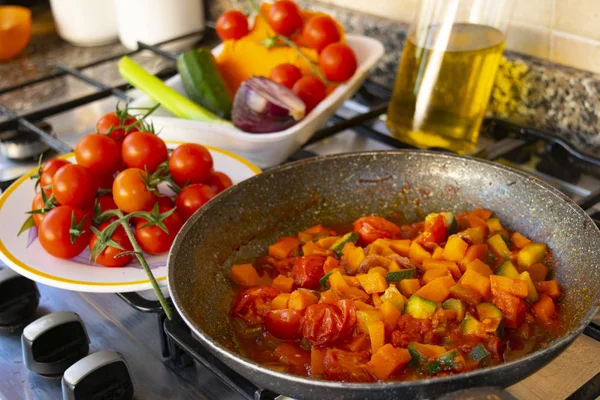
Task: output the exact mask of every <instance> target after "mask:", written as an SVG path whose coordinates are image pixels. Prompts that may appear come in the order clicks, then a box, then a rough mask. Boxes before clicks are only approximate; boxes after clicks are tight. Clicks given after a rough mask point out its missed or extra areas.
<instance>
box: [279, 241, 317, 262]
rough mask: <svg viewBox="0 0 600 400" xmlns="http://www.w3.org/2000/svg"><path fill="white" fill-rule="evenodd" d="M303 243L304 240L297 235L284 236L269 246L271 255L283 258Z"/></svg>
mask: <svg viewBox="0 0 600 400" xmlns="http://www.w3.org/2000/svg"><path fill="white" fill-rule="evenodd" d="M310 243H312V242H310ZM301 244H302V242H301V241H300V239H298V238H297V237H296V236H286V237H282V238H281V239H279V240H277V243H275V244H272V245H270V246H269V255H270V256H271V257H275V258H277V259H279V260H283V259H284V258H286V257H287V256H288V255H289V254H290V253H291V252H292V251H293V250H295V249H296V248H298V246H300V245H301Z"/></svg>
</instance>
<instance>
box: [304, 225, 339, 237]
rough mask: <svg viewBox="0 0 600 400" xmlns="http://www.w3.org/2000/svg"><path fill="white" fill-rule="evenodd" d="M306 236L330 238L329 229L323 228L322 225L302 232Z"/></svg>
mask: <svg viewBox="0 0 600 400" xmlns="http://www.w3.org/2000/svg"><path fill="white" fill-rule="evenodd" d="M303 232H304V233H306V234H309V235H313V236H331V235H332V232H331V230H330V229H328V228H326V227H324V226H323V225H321V224H319V225H315V226H311V227H310V228H308V229H306V230H304V231H303Z"/></svg>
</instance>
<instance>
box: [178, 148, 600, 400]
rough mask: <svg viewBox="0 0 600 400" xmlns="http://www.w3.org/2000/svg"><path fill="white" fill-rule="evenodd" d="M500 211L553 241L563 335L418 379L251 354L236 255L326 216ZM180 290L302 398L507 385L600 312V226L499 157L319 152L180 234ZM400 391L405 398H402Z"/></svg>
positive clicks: (241, 192)
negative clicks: (235, 316) (309, 369)
mask: <svg viewBox="0 0 600 400" xmlns="http://www.w3.org/2000/svg"><path fill="white" fill-rule="evenodd" d="M475 207H485V208H488V209H491V210H493V211H494V212H495V213H496V214H497V215H498V217H499V218H500V219H501V221H502V222H503V224H505V225H506V226H507V227H509V228H510V229H513V230H517V231H519V232H522V233H524V234H525V235H526V236H528V237H530V238H532V239H533V240H535V241H542V242H546V243H548V245H549V247H550V249H552V252H553V255H554V259H555V265H553V266H552V267H553V268H552V269H553V271H554V278H555V279H557V280H558V282H559V283H560V284H561V286H562V288H563V295H562V297H561V298H560V300H559V302H558V309H559V313H560V319H561V325H562V328H561V332H560V337H559V338H558V339H556V340H554V341H553V342H551V343H549V344H548V345H547V346H546V347H544V348H540V349H537V350H536V351H535V352H534V353H531V354H529V355H527V356H525V357H523V358H520V359H517V360H512V361H509V362H507V363H505V364H501V365H498V366H494V367H490V368H486V369H481V370H476V371H472V372H468V373H464V374H458V375H453V376H447V377H440V378H431V379H424V380H418V381H411V382H386V383H360V384H359V383H341V382H330V381H325V380H316V379H309V378H303V377H299V376H295V375H291V374H287V373H282V372H277V371H274V370H271V369H268V368H266V367H263V366H261V365H259V364H257V363H255V362H253V361H251V360H249V359H247V358H244V357H243V356H241V355H240V352H239V349H237V348H236V345H235V341H234V340H233V329H232V326H231V325H230V321H229V312H230V308H231V303H232V299H231V293H232V290H231V285H230V282H229V278H228V273H229V268H230V266H231V265H232V264H233V263H242V262H251V261H252V260H254V259H255V258H256V257H258V256H259V255H261V254H263V253H264V251H265V249H266V248H267V246H268V245H269V244H272V243H273V242H274V241H275V239H277V238H278V237H281V236H284V235H290V234H295V233H297V232H298V231H300V230H303V229H306V228H307V227H310V226H312V225H314V224H317V223H322V224H324V225H332V224H337V223H340V222H350V221H353V220H355V219H357V218H359V217H361V216H365V215H380V216H387V217H394V218H396V219H404V220H406V221H417V220H420V219H422V218H423V217H424V216H425V215H426V214H428V213H430V212H439V211H440V210H444V211H453V212H455V213H456V212H459V211H462V210H469V209H473V208H475ZM168 269H169V271H168V283H169V290H170V293H171V297H172V299H173V302H174V304H175V307H176V308H177V310H178V311H179V313H180V315H181V317H182V318H183V319H184V321H185V322H186V323H187V325H188V326H189V327H190V328H191V330H192V331H193V332H194V333H195V334H196V336H197V338H198V339H199V340H200V342H201V343H202V344H203V345H205V346H206V347H207V348H208V349H209V350H210V351H211V352H213V353H214V354H215V355H216V356H217V357H218V358H219V359H221V360H222V361H223V362H224V363H225V364H227V365H228V366H229V367H231V368H232V369H234V370H235V371H237V372H239V373H240V374H242V375H243V376H245V377H246V378H247V379H249V380H251V381H253V382H254V383H255V384H257V385H258V386H259V387H264V388H267V389H270V390H272V391H274V392H276V393H281V394H285V395H287V396H290V397H293V398H297V399H389V398H417V397H419V398H428V397H436V396H439V395H442V394H444V393H448V392H451V391H454V390H459V389H464V388H467V387H477V386H502V387H506V386H509V385H511V384H514V383H516V382H517V381H519V380H522V379H524V378H525V377H527V376H529V375H530V374H532V373H534V372H535V371H537V370H538V369H540V368H541V367H543V366H544V365H545V364H547V363H548V362H550V361H551V360H552V359H554V358H555V357H556V356H558V355H559V354H560V353H561V352H562V351H563V350H564V349H565V348H566V347H567V346H568V345H569V344H570V343H571V342H572V341H573V340H574V339H575V338H576V337H577V335H579V334H580V333H581V332H582V330H583V329H584V328H585V326H586V325H587V324H588V323H589V322H590V320H591V318H592V317H593V316H594V315H595V314H596V312H597V311H598V300H599V299H600V235H599V231H598V229H597V228H596V225H595V224H594V223H593V222H592V220H591V219H590V218H589V217H588V216H587V214H586V213H585V212H584V211H583V210H582V209H581V208H579V207H578V206H577V205H575V203H573V202H572V201H571V200H570V199H569V198H567V197H566V196H564V195H563V194H562V193H560V192H559V191H557V190H555V189H554V188H552V187H550V186H549V185H547V184H545V183H543V182H541V181H540V180H538V179H536V178H534V177H531V176H528V175H525V174H523V173H521V172H518V171H515V170H513V169H511V168H508V167H504V166H502V165H499V164H495V163H491V162H486V161H480V160H476V159H473V158H468V157H461V156H455V155H448V154H440V153H436V152H427V151H401V150H400V151H386V152H366V153H352V154H343V155H335V156H325V157H316V158H312V159H309V160H305V161H299V162H296V163H291V164H286V165H284V166H281V167H279V168H276V169H273V170H270V171H268V172H264V173H262V174H260V175H257V176H255V177H253V178H251V179H248V180H246V181H244V182H242V183H240V184H238V185H236V186H235V187H233V188H231V189H229V190H227V191H225V192H223V193H222V194H220V195H218V196H217V197H215V198H214V199H213V200H211V201H210V202H209V203H208V204H207V205H206V206H204V207H203V208H202V209H201V210H199V211H198V212H197V213H196V214H195V215H194V216H192V218H191V219H190V220H189V221H188V222H187V223H186V224H185V226H184V227H183V228H182V230H181V232H180V233H179V235H178V236H177V238H176V240H175V243H174V245H173V247H172V250H171V253H170V256H169V260H168ZM391 396H393V397H391Z"/></svg>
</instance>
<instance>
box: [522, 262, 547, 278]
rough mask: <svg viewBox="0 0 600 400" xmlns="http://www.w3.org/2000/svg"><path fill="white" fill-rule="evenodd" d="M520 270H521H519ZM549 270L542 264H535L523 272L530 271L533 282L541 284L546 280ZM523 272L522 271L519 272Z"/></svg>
mask: <svg viewBox="0 0 600 400" xmlns="http://www.w3.org/2000/svg"><path fill="white" fill-rule="evenodd" d="M519 270H520V268H519ZM548 270H549V268H548V267H547V266H545V265H544V264H542V263H537V264H533V265H532V266H531V267H529V268H526V269H524V270H523V271H528V272H529V276H530V277H531V280H532V281H534V282H541V281H545V280H546V275H548ZM519 272H522V271H519Z"/></svg>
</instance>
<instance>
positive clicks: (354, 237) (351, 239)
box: [329, 232, 360, 257]
mask: <svg viewBox="0 0 600 400" xmlns="http://www.w3.org/2000/svg"><path fill="white" fill-rule="evenodd" d="M359 238H360V236H358V233H356V232H348V233H346V234H345V235H344V236H342V237H341V238H339V239H338V240H336V242H335V243H334V244H332V245H331V247H330V248H329V250H333V251H335V254H337V255H338V257H341V256H342V250H344V246H345V245H346V243H356V242H358V239H359Z"/></svg>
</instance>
